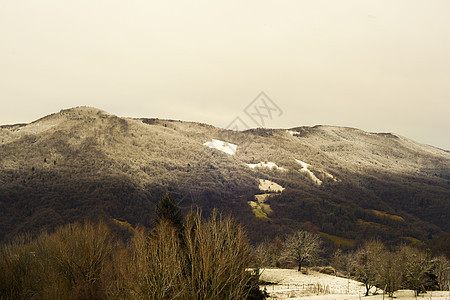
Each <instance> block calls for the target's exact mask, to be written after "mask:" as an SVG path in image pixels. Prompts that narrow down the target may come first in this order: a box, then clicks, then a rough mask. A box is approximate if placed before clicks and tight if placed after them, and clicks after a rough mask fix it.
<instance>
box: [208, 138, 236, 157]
mask: <svg viewBox="0 0 450 300" xmlns="http://www.w3.org/2000/svg"><path fill="white" fill-rule="evenodd" d="M203 145H204V146H208V147H209V148H213V149H217V150H220V151H222V152H225V153H227V154H230V155H233V154H235V153H236V150H237V145H235V144H232V143H228V142H224V141H221V140H215V139H212V141H211V142H206V143H204V144H203Z"/></svg>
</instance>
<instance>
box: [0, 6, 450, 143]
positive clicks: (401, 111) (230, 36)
mask: <svg viewBox="0 0 450 300" xmlns="http://www.w3.org/2000/svg"><path fill="white" fill-rule="evenodd" d="M0 45H1V46H0V101H1V109H0V124H11V123H19V122H29V121H32V120H35V119H37V118H40V117H42V116H45V115H47V114H50V113H53V112H57V111H59V110H60V109H62V108H69V107H74V106H80V105H88V106H94V107H97V108H100V109H103V110H106V111H107V112H110V113H113V114H116V115H118V116H131V117H158V118H172V119H181V120H190V121H199V122H205V123H209V124H212V125H216V126H220V127H226V126H227V125H228V124H229V123H230V122H231V121H233V120H234V119H235V118H236V117H241V119H242V120H243V121H245V122H246V123H247V124H248V126H255V125H254V124H253V123H252V122H251V120H250V119H249V118H248V116H247V115H246V114H245V113H244V111H243V110H244V109H245V108H246V107H247V105H249V104H250V103H251V102H252V101H253V100H254V98H255V97H256V96H257V95H258V94H259V93H260V92H261V91H264V92H265V93H266V94H267V95H268V96H269V97H270V99H271V100H273V103H274V104H276V105H277V106H278V108H279V109H280V110H281V111H282V114H281V116H280V115H279V113H277V114H274V115H273V116H272V117H273V118H272V120H269V119H267V122H266V123H265V125H266V126H267V127H295V126H301V125H316V124H328V125H340V126H349V127H356V128H360V129H363V130H367V131H375V132H393V133H397V134H400V135H403V136H406V137H409V138H412V139H414V140H416V141H419V142H422V143H426V144H431V145H434V146H437V147H440V148H443V149H447V150H448V149H450V1H447V0H442V1H422V0H421V1H415V0H405V1H393V0H386V1H381V0H373V1H363V0H354V1H336V0H329V1H318V0H314V1H312V0H311V1H299V0H294V1H262V0H258V1H256V0H255V1H253V0H251V1H243V0H238V1H234V0H227V1H220V2H219V1H211V0H209V1H192V0H191V1H158V2H156V1H149V0H142V1H141V0H130V1H118V0H104V1H98V0H89V1H85V0H77V1H63V0H40V1H31V0H30V1H23V0H14V1H11V0H0Z"/></svg>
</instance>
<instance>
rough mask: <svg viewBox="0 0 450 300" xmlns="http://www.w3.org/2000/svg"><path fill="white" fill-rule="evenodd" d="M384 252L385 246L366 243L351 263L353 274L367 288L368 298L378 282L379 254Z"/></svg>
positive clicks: (355, 254)
mask: <svg viewBox="0 0 450 300" xmlns="http://www.w3.org/2000/svg"><path fill="white" fill-rule="evenodd" d="M383 250H384V245H383V244H382V243H380V242H376V241H371V242H366V243H365V244H364V245H363V246H362V247H360V248H359V249H358V250H356V252H355V253H354V255H353V259H352V262H351V269H352V273H354V274H355V277H356V279H357V280H359V281H361V282H362V283H364V286H365V287H366V296H368V295H369V291H370V289H371V288H372V287H374V286H375V285H376V282H377V267H378V266H377V265H378V261H379V254H380V253H381V251H383Z"/></svg>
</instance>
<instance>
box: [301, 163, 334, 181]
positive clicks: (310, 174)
mask: <svg viewBox="0 0 450 300" xmlns="http://www.w3.org/2000/svg"><path fill="white" fill-rule="evenodd" d="M295 161H296V162H298V163H299V164H300V165H302V168H301V169H300V171H302V172H306V173H307V174H308V175H309V177H311V179H312V181H314V183H315V184H317V185H321V184H322V180H320V179H319V178H317V177H316V175H314V173H313V172H311V170H310V169H308V167H309V166H310V165H309V164H307V163H305V162H304V161H301V160H298V159H296V160H295ZM330 175H331V174H330Z"/></svg>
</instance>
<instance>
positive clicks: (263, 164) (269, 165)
mask: <svg viewBox="0 0 450 300" xmlns="http://www.w3.org/2000/svg"><path fill="white" fill-rule="evenodd" d="M247 166H248V167H250V168H252V169H254V168H256V167H258V168H269V169H272V168H275V169H277V170H280V171H286V169H285V168H282V167H279V166H277V165H276V164H275V163H273V162H270V161H269V162H267V163H266V162H260V163H259V164H247Z"/></svg>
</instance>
